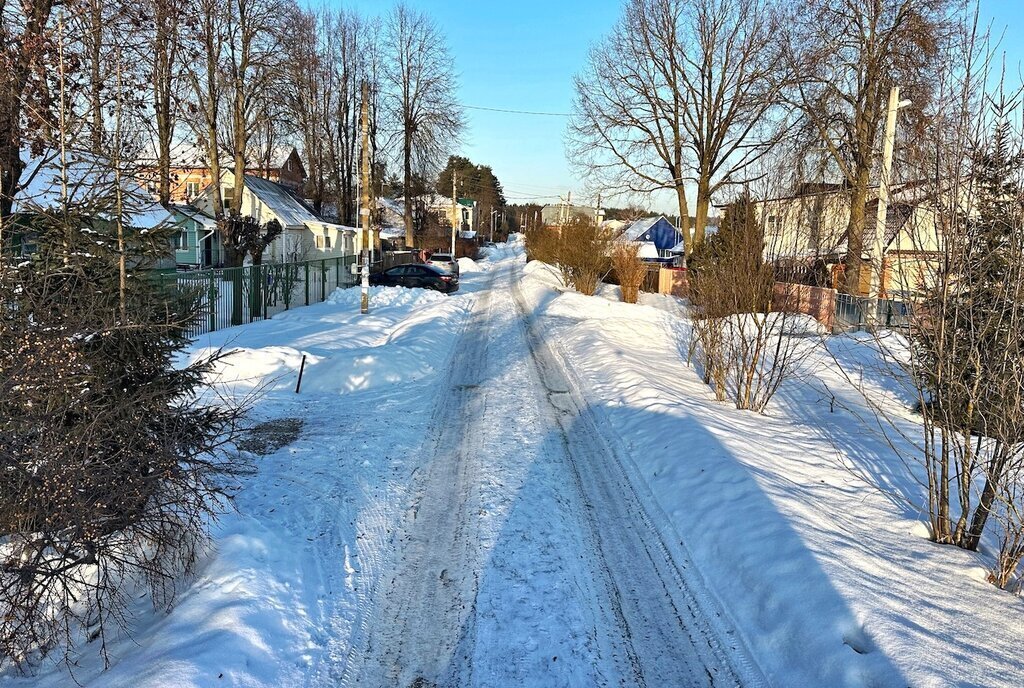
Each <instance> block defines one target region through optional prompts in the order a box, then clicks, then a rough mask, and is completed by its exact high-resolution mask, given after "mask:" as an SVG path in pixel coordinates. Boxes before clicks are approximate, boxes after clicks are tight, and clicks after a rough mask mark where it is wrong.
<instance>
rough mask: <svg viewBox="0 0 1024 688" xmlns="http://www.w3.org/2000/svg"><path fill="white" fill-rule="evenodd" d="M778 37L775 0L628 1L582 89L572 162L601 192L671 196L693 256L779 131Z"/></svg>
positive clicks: (580, 81)
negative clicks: (722, 203) (732, 190)
mask: <svg viewBox="0 0 1024 688" xmlns="http://www.w3.org/2000/svg"><path fill="white" fill-rule="evenodd" d="M774 28H775V12H774V7H773V5H772V3H771V2H769V1H768V0H630V2H628V3H627V5H626V9H625V11H624V14H623V16H622V18H621V19H620V20H619V23H618V25H617V26H616V28H615V30H614V31H613V32H612V34H611V35H610V36H609V37H608V38H607V39H605V40H604V41H603V42H601V43H599V44H598V45H597V46H596V47H594V48H593V49H592V50H591V53H590V59H589V64H588V67H587V70H586V71H585V72H584V73H583V74H582V75H581V76H579V77H578V78H577V79H576V103H575V112H574V117H573V119H572V122H571V124H570V149H571V151H572V155H573V158H574V159H576V160H577V161H578V162H579V164H580V166H581V167H582V168H583V169H584V171H585V172H586V173H587V174H588V176H590V177H591V179H592V181H595V182H597V183H598V184H599V185H601V186H602V187H605V188H608V187H611V189H613V190H616V191H630V192H641V193H649V192H652V191H656V190H659V189H667V190H671V191H673V192H674V193H675V194H676V198H677V202H678V204H679V214H680V216H681V223H682V225H683V226H682V230H683V238H684V241H686V243H687V250H688V251H691V250H692V249H693V248H696V247H699V246H701V245H702V244H703V242H704V235H705V228H706V225H707V218H708V210H709V208H710V206H711V201H712V197H713V196H714V194H715V193H716V192H717V191H719V190H720V189H722V188H723V187H725V186H728V185H732V184H737V183H741V182H743V181H746V174H747V170H748V168H749V167H750V166H751V165H753V164H754V163H755V162H757V161H758V160H759V159H760V158H761V157H762V156H763V155H764V154H765V152H766V151H768V150H769V149H770V147H771V144H772V143H773V141H774V140H775V139H776V137H777V134H778V132H779V131H780V129H781V127H780V126H778V125H779V122H778V118H777V117H776V116H775V113H774V110H775V108H776V107H777V106H778V105H779V104H780V100H781V99H780V84H781V83H783V82H784V78H783V75H782V74H781V73H780V72H781V67H782V64H783V63H782V60H781V51H780V50H779V49H778V48H777V47H776V46H777V42H775V41H773V40H771V33H772V31H773V29H774ZM624 36H626V37H628V40H623V38H622V37H624ZM691 184H693V185H695V186H696V192H697V193H696V217H695V218H694V220H695V221H694V227H693V230H694V231H693V236H692V237H691V236H690V219H689V216H690V211H689V205H688V203H687V197H686V189H687V186H689V185H691Z"/></svg>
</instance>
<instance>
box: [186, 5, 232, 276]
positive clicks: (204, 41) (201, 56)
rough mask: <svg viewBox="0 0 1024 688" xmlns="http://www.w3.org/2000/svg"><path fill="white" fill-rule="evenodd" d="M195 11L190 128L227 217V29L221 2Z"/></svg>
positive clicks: (220, 212) (189, 63) (218, 213)
mask: <svg viewBox="0 0 1024 688" xmlns="http://www.w3.org/2000/svg"><path fill="white" fill-rule="evenodd" d="M193 2H194V5H193V6H192V8H191V11H192V12H193V13H194V15H195V23H194V24H193V25H192V26H190V29H189V31H188V32H187V34H186V37H185V40H187V41H188V47H189V53H190V54H189V59H188V60H186V65H185V66H186V72H185V75H186V78H187V79H188V81H189V83H190V84H191V86H192V101H191V104H190V113H189V114H190V117H189V120H188V121H189V125H190V127H191V128H192V130H193V132H194V133H195V135H196V137H197V138H198V139H199V140H200V141H201V142H202V144H201V146H200V147H201V148H202V150H203V156H204V157H205V158H206V161H207V162H208V164H209V166H210V173H211V176H212V178H213V184H212V187H211V192H212V195H213V212H214V217H215V218H216V219H217V220H218V221H220V220H221V219H222V218H223V217H224V203H223V197H222V193H221V184H220V181H221V169H220V160H221V157H220V156H221V128H220V127H221V124H220V121H221V114H220V113H221V103H222V101H223V99H224V98H225V94H226V87H225V85H224V79H223V76H222V66H223V65H222V63H223V59H224V57H223V50H224V43H225V42H226V40H227V26H226V23H225V21H224V17H223V15H222V12H221V5H220V0H193ZM242 257H243V256H241V255H237V254H236V255H228V256H227V263H228V264H229V265H240V264H241V261H242Z"/></svg>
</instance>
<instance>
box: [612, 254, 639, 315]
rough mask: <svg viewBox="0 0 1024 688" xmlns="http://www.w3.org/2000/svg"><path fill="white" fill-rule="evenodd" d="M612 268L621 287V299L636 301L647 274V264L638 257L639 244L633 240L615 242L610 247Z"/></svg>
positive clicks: (627, 301) (626, 301) (629, 301)
mask: <svg viewBox="0 0 1024 688" xmlns="http://www.w3.org/2000/svg"><path fill="white" fill-rule="evenodd" d="M612 268H613V269H614V270H615V275H616V277H618V280H619V287H620V288H621V289H622V300H623V301H624V302H625V303H636V302H637V300H638V299H639V297H640V287H641V286H642V285H643V283H644V278H645V277H646V276H647V266H646V265H645V264H644V262H643V261H642V260H641V259H640V246H639V245H638V244H636V243H634V242H628V243H627V242H619V243H617V244H616V245H615V248H613V249H612Z"/></svg>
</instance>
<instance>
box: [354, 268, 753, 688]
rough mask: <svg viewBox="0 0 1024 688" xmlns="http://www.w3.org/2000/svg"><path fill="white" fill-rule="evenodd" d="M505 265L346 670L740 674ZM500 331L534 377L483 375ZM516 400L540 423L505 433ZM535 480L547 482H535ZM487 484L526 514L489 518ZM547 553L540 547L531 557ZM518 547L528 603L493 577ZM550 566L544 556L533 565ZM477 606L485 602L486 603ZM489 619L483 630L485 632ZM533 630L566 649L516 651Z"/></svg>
mask: <svg viewBox="0 0 1024 688" xmlns="http://www.w3.org/2000/svg"><path fill="white" fill-rule="evenodd" d="M508 267H510V266H508V265H503V266H500V267H499V266H495V268H496V269H494V270H492V274H491V275H490V276H489V277H490V284H489V288H487V289H485V290H483V291H482V292H481V294H480V299H479V300H478V302H477V304H476V307H475V309H474V312H473V315H472V316H471V318H470V321H469V324H468V326H467V328H466V330H465V333H464V335H463V336H462V338H461V339H460V340H459V343H458V345H457V351H456V352H455V354H454V355H453V358H452V362H451V366H450V368H449V370H450V373H449V375H450V380H449V383H448V385H447V386H446V390H445V391H443V392H441V393H440V394H439V395H438V404H437V406H436V407H435V409H434V412H433V416H432V418H433V420H432V431H431V432H430V433H429V437H428V440H427V442H426V444H425V447H424V449H423V451H422V452H421V455H420V459H421V460H423V461H425V463H424V465H423V467H422V468H421V469H420V471H419V474H418V476H417V484H416V485H415V487H414V494H415V498H414V499H413V500H412V504H411V506H410V508H409V510H408V511H407V513H406V516H405V519H404V522H403V523H402V524H401V525H400V526H399V529H398V532H397V537H396V538H395V547H396V552H395V556H394V559H393V560H392V565H391V566H388V567H387V568H385V570H384V572H383V574H382V575H383V579H382V580H380V581H379V582H378V583H377V584H376V585H375V586H374V590H373V591H372V592H371V593H370V594H369V596H370V598H372V599H368V600H367V602H368V604H369V605H370V607H369V608H368V609H365V610H364V613H363V614H362V623H361V625H360V629H361V630H360V631H359V632H358V633H357V638H356V639H355V642H354V643H353V645H352V647H351V649H350V652H349V661H348V664H347V666H346V671H345V673H344V677H343V683H344V685H348V686H396V687H398V688H432V687H434V686H446V687H447V686H453V687H454V686H470V685H497V686H504V685H516V684H518V683H517V681H519V680H521V679H523V678H524V677H526V676H529V677H532V679H533V682H532V683H537V681H538V680H539V681H540V682H539V683H537V684H538V685H556V684H557V685H581V686H583V685H585V686H591V685H600V686H611V685H620V686H634V685H638V686H736V685H740V684H741V682H740V680H739V679H738V678H737V675H736V672H734V671H733V669H732V667H731V666H730V658H729V657H726V653H725V652H724V651H723V649H722V645H721V643H720V642H719V640H718V636H717V635H716V633H715V632H714V631H713V630H712V628H711V626H710V625H709V624H708V623H707V621H706V620H705V619H704V618H703V614H704V613H705V612H704V610H705V608H706V607H705V606H702V605H700V604H698V603H697V599H698V598H697V596H695V595H694V594H692V593H691V592H690V591H689V590H688V588H687V584H686V582H685V580H684V576H683V574H682V573H681V572H680V570H679V567H678V566H677V564H676V563H675V562H674V561H673V559H672V555H671V553H670V552H669V550H668V548H667V547H666V546H665V543H664V541H663V540H662V534H661V533H659V530H658V529H657V527H656V526H655V525H654V524H653V523H652V521H651V519H650V518H649V517H648V515H647V513H646V511H645V510H644V508H643V506H642V502H641V500H640V498H639V497H638V496H637V494H636V492H634V490H633V488H632V486H631V484H630V481H629V479H628V477H627V475H626V473H625V472H624V469H623V466H622V464H621V462H620V460H619V458H618V457H616V456H615V454H614V452H613V451H612V450H610V449H609V447H608V445H606V444H605V443H604V441H602V439H601V437H600V435H599V433H598V431H597V428H596V424H595V422H594V419H593V417H592V416H591V410H590V409H589V408H588V407H587V405H586V404H585V402H583V401H582V398H581V397H580V395H579V392H578V388H577V387H576V386H575V385H574V384H573V383H572V382H571V378H570V377H569V376H568V375H567V374H566V373H565V372H564V371H563V369H562V367H561V364H560V363H559V362H558V359H557V358H556V357H555V356H554V354H553V353H552V352H551V350H550V349H549V347H548V345H547V344H546V343H545V342H544V341H543V338H542V336H541V333H539V332H538V331H537V330H536V328H535V327H534V326H533V325H532V323H531V322H530V319H529V318H528V317H527V316H526V309H525V306H524V304H523V300H522V295H521V293H520V290H519V287H518V278H519V274H518V272H517V271H515V270H509V269H507V268H508ZM499 288H500V290H499ZM496 321H497V324H496ZM499 325H500V326H501V328H500V329H499ZM499 340H505V341H499ZM488 346H491V347H494V348H502V347H503V353H505V354H506V355H508V354H514V355H516V356H518V357H520V358H521V359H522V360H521V361H520V362H519V363H518V364H516V365H513V366H511V367H510V370H514V371H515V372H514V373H512V374H511V376H512V377H518V378H521V379H517V380H516V384H517V385H518V389H517V390H515V391H513V392H512V393H511V396H510V393H509V391H508V390H507V389H506V390H502V389H496V387H497V386H498V385H499V379H500V382H501V384H505V383H507V382H508V380H507V374H508V373H509V372H510V371H506V375H497V376H496V377H494V378H487V377H485V375H486V374H489V373H492V372H493V371H491V370H490V369H489V365H488V357H487V350H488ZM491 365H492V366H493V365H494V362H493V361H492V362H491ZM489 399H492V400H493V403H494V406H493V407H488V400H489ZM517 405H521V406H524V407H525V406H529V407H530V410H529V413H524V415H526V416H529V418H530V419H531V420H530V421H529V422H531V423H532V424H533V426H532V427H531V430H532V431H533V435H534V436H535V437H533V438H527V437H520V439H519V440H518V446H516V447H514V448H513V449H509V448H502V449H500V450H496V449H495V442H499V443H500V442H501V441H502V436H501V429H500V427H497V426H496V424H495V422H494V418H495V417H501V416H505V415H508V414H509V413H510V412H512V411H514V409H515V408H516V406H517ZM488 440H489V441H488ZM509 451H519V452H522V453H524V454H525V455H526V456H525V458H523V459H520V460H519V463H520V464H522V465H521V466H520V468H522V467H523V466H525V467H526V470H528V471H529V475H528V476H527V477H524V478H522V480H520V481H518V482H517V481H516V480H515V479H514V477H515V476H514V475H513V474H514V471H513V474H510V475H507V476H504V478H508V477H512V478H513V479H512V480H511V481H510V482H512V483H517V485H518V486H507V487H505V488H504V490H505V491H504V492H502V489H500V488H495V487H493V483H491V481H490V480H489V478H491V477H493V475H494V473H492V471H494V469H495V468H496V462H501V461H503V460H506V459H507V458H508V457H509V456H510V455H509V454H508V452H509ZM484 452H489V453H488V454H486V455H483V453H484ZM541 464H543V465H541ZM485 471H486V473H485ZM537 475H540V478H538V477H537ZM504 478H503V479H504ZM527 479H529V480H532V482H524V481H526V480H527ZM538 479H540V480H541V481H542V482H541V483H537V482H536V481H537V480H538ZM488 485H490V486H488ZM538 488H543V490H544V491H545V492H546V494H545V495H544V496H542V497H538V496H536V495H534V494H532V493H531V494H523V493H524V492H531V491H532V490H535V489H538ZM486 489H494V490H497V493H496V494H495V495H492V496H493V497H497V498H498V499H499V501H502V499H505V501H506V502H507V500H511V502H512V504H513V506H511V507H506V508H509V509H511V516H513V517H514V518H515V523H512V522H511V521H510V520H509V517H510V513H504V514H502V518H504V519H505V520H504V521H503V525H501V526H499V528H500V529H499V530H498V531H497V532H491V531H488V530H487V526H488V525H493V524H488V523H487V521H486V518H484V511H485V510H484V509H483V508H482V505H483V504H484V502H485V501H486V500H485V499H484V498H483V497H482V494H483V491H484V490H486ZM545 500H547V501H545ZM548 510H549V511H550V513H540V512H541V511H548ZM497 520H502V519H501V518H498V519H497ZM506 529H508V530H506ZM485 543H486V544H485ZM512 543H515V544H512ZM486 548H491V550H490V551H485V549H486ZM498 550H501V551H500V552H499V551H498ZM524 553H525V558H524ZM535 554H542V555H544V557H545V558H544V561H543V562H539V561H533V560H531V559H530V558H529V557H531V556H533V555H535ZM502 557H506V558H505V559H504V560H501V561H498V562H497V563H496V562H495V560H494V559H495V558H497V559H501V558H502ZM508 557H512V558H511V559H508ZM509 564H511V565H513V566H515V565H516V564H518V565H520V566H524V567H526V568H524V569H523V570H522V571H516V572H514V573H516V574H521V576H522V582H521V583H520V582H516V581H511V583H512V585H513V586H514V587H516V590H515V591H514V592H515V593H516V595H519V596H524V595H525V596H527V597H529V596H531V595H532V596H534V598H531V599H530V601H529V603H528V604H525V605H524V604H522V603H521V602H520V601H519V600H518V599H517V598H516V596H515V595H503V594H502V591H500V590H496V589H495V583H487V584H484V585H483V586H482V582H481V577H483V576H488V577H489V578H487V579H486V580H487V581H491V580H494V581H500V582H499V583H498V586H499V587H500V586H501V585H502V584H505V583H507V582H508V581H507V580H506V579H504V578H502V575H508V572H507V571H499V570H497V569H495V568H494V567H495V566H498V567H501V566H508V565H509ZM537 566H543V567H546V568H547V569H548V570H546V571H544V572H542V571H540V570H539V569H537V568H529V567H537ZM552 568H555V569H558V570H557V571H556V572H555V573H554V574H552V572H551V569H552ZM538 576H539V577H540V580H542V581H543V582H541V583H540V585H542V586H543V585H544V584H546V582H548V581H551V582H553V585H552V587H553V588H557V589H553V590H550V591H548V590H544V589H539V588H538V587H537V585H538V582H537V581H535V580H532V579H533V578H535V577H538ZM545 576H546V577H545ZM482 587H483V590H484V591H483V593H481V589H482ZM481 594H482V595H483V597H480V595H481ZM544 604H553V605H556V606H555V608H554V609H552V610H550V611H549V614H553V615H554V616H556V617H558V620H556V621H551V620H550V619H549V620H548V627H547V628H536V627H534V626H533V625H532V624H535V623H536V622H537V621H538V619H540V618H542V616H543V613H542V611H538V610H537V606H538V605H544ZM478 605H482V606H481V607H480V608H481V609H486V614H487V615H488V616H487V618H483V617H481V618H480V619H478V618H477V613H478ZM561 605H565V607H564V608H563V607H562V606H561ZM523 615H525V616H526V618H525V619H524V618H523ZM481 625H482V626H481ZM481 627H485V628H486V631H487V632H486V633H484V635H480V636H478V629H479V628H481ZM534 630H545V631H551V632H554V633H558V634H561V635H560V636H559V637H557V638H553V639H550V640H551V643H552V645H553V646H555V647H561V648H562V652H559V654H560V655H562V658H561V661H560V662H559V663H558V664H557V665H554V664H549V665H547V667H546V668H545V667H544V666H536V665H534V666H532V667H525V666H524V667H520V666H515V665H516V664H517V663H518V662H520V661H522V662H526V663H529V662H536V660H537V657H538V655H541V654H543V652H542V651H541V650H542V649H543V648H541V649H537V648H533V649H529V648H528V649H527V651H525V652H524V651H523V649H522V648H520V647H516V643H522V642H523V641H524V640H526V641H533V640H535V638H533V637H532V636H531V634H532V632H533V631H534ZM503 634H505V635H503ZM566 649H568V650H570V652H568V653H564V650H566ZM565 654H569V655H570V656H565ZM547 659H549V660H551V661H552V662H554V660H555V659H557V658H554V657H550V656H549V657H548V658H547ZM476 663H479V669H480V670H482V671H483V673H482V674H480V675H478V674H477V670H478V667H477V666H475V664H476ZM503 667H504V668H503ZM530 672H533V673H530ZM545 672H546V673H545ZM745 673H746V674H748V675H753V673H752V672H745ZM510 681H512V682H511V683H510ZM528 682H529V681H528ZM532 683H531V684H532ZM756 683H757V682H756V681H754V682H753V683H752V685H753V684H756Z"/></svg>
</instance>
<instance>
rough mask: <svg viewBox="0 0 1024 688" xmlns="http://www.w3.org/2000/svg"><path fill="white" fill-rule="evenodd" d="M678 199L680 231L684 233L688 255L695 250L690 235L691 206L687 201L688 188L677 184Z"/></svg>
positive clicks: (684, 244) (684, 243) (684, 245)
mask: <svg viewBox="0 0 1024 688" xmlns="http://www.w3.org/2000/svg"><path fill="white" fill-rule="evenodd" d="M676 200H677V201H678V202H679V231H680V232H682V234H683V248H684V249H685V250H686V256H687V257H689V255H690V253H692V252H693V237H691V236H690V206H689V204H688V203H687V202H686V188H685V187H684V186H683V185H682V184H676Z"/></svg>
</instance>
